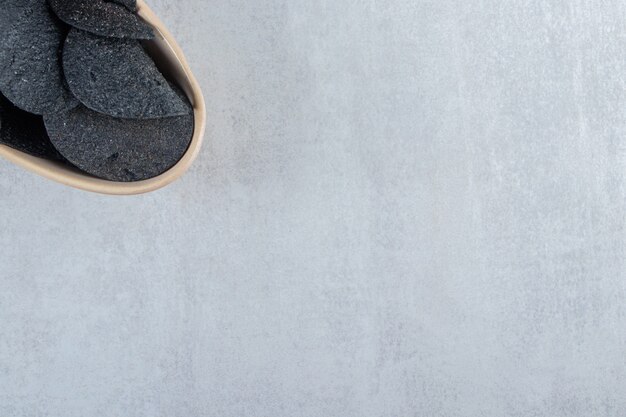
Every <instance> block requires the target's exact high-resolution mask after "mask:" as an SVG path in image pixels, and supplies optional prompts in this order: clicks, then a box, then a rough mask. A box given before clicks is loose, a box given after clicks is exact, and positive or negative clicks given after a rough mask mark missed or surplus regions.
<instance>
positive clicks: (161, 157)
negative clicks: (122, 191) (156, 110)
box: [45, 105, 194, 182]
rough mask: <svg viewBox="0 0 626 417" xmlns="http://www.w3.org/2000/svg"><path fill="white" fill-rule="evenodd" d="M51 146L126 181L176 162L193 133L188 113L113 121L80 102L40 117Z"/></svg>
mask: <svg viewBox="0 0 626 417" xmlns="http://www.w3.org/2000/svg"><path fill="white" fill-rule="evenodd" d="M45 123H46V128H47V129H48V134H49V135H50V139H51V141H52V143H53V144H54V146H55V147H56V149H57V150H58V151H59V152H60V153H61V154H62V155H63V156H64V157H65V158H66V159H67V160H68V161H69V162H70V163H71V164H73V165H75V166H76V167H78V168H79V169H81V170H82V171H84V172H86V173H88V174H91V175H93V176H95V177H99V178H103V179H106V180H110V181H119V182H131V181H140V180H145V179H149V178H152V177H155V176H157V175H159V174H162V173H163V172H165V171H167V170H168V169H169V168H171V167H172V166H173V165H175V164H176V162H178V161H179V160H180V158H181V157H182V156H183V155H184V153H185V151H186V150H187V148H188V147H189V143H190V141H191V138H192V136H193V129H194V119H193V113H192V110H191V108H190V106H189V107H188V113H187V114H186V115H184V116H177V117H167V118H162V119H152V120H145V119H143V120H142V119H139V120H133V119H117V118H112V117H110V116H106V115H103V114H100V113H96V112H94V111H92V110H89V109H88V108H86V107H85V106H83V105H79V106H77V107H74V108H73V109H69V110H66V111H62V112H59V113H56V114H51V115H46V116H45Z"/></svg>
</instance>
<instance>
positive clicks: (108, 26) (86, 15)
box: [48, 0, 154, 39]
mask: <svg viewBox="0 0 626 417" xmlns="http://www.w3.org/2000/svg"><path fill="white" fill-rule="evenodd" d="M48 2H49V3H50V7H51V8H52V10H53V11H54V13H55V14H56V15H57V16H58V17H59V19H61V20H62V21H63V22H65V23H67V24H68V25H70V26H73V27H75V28H78V29H82V30H85V31H87V32H91V33H94V34H96V35H100V36H108V37H112V38H129V39H152V38H154V31H153V30H152V28H151V27H150V25H148V24H147V23H146V22H144V21H143V20H142V19H141V18H140V17H139V16H137V14H135V13H134V12H133V11H131V10H129V8H128V7H125V6H131V7H132V4H131V3H132V2H129V1H117V2H115V3H112V2H108V1H104V0H48ZM120 3H122V4H120ZM135 6H136V5H135Z"/></svg>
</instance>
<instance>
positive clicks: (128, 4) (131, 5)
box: [109, 0, 137, 10]
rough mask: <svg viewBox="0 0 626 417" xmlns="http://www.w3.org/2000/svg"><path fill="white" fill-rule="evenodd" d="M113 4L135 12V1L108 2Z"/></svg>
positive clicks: (113, 0)
mask: <svg viewBox="0 0 626 417" xmlns="http://www.w3.org/2000/svg"><path fill="white" fill-rule="evenodd" d="M109 1H112V2H113V3H118V4H121V5H122V6H126V7H127V8H128V9H129V10H137V0H109Z"/></svg>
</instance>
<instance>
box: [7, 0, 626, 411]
mask: <svg viewBox="0 0 626 417" xmlns="http://www.w3.org/2000/svg"><path fill="white" fill-rule="evenodd" d="M151 5H152V6H153V8H154V9H155V10H156V11H157V12H158V14H159V15H160V16H161V17H162V18H163V20H164V21H165V22H166V23H167V24H168V25H169V26H170V28H171V29H172V31H173V32H174V33H175V34H176V35H177V37H178V39H179V40H180V42H181V44H182V45H183V46H184V48H185V49H186V51H187V52H188V57H189V60H190V61H191V63H192V66H193V67H194V69H195V71H196V72H197V76H198V77H199V79H200V81H201V83H202V85H203V87H204V91H205V93H206V97H207V100H208V105H209V115H208V116H209V126H208V136H207V139H208V144H207V146H206V147H205V148H204V149H203V151H202V154H201V156H200V158H199V160H198V162H197V164H196V165H195V166H194V167H193V169H192V170H191V172H190V173H189V174H188V175H187V176H186V177H185V178H184V179H182V180H181V181H180V182H178V183H176V184H174V185H173V186H171V187H169V188H167V189H165V190H162V191H160V192H157V193H154V194H151V195H146V196H141V197H132V198H111V197H104V196H97V195H90V194H86V193H83V192H79V191H74V190H71V189H67V188H64V187H62V186H59V185H56V184H54V183H51V182H48V181H47V180H44V179H41V178H38V177H36V176H33V175H31V174H29V173H25V172H23V171H21V170H20V169H18V168H15V167H13V166H11V165H9V164H8V163H6V162H0V195H1V197H0V253H1V255H0V257H1V264H0V272H1V273H0V415H2V416H6V417H22V416H29V417H30V416H33V417H34V416H55V417H56V416H63V417H73V416H76V417H79V416H80V417H86V416H99V417H106V416H132V417H135V416H137V417H139V416H145V417H155V416H163V417H174V416H181V417H195V416H219V417H227V416H268V417H277V416H320V417H327V416H340V417H349V416H358V417H364V416H400V417H404V416H419V417H421V416H494V417H502V416H550V417H560V416H581V417H582V416H585V417H590V416H624V415H626V303H625V298H626V230H625V227H624V226H625V220H626V214H625V213H626V210H625V208H626V184H625V174H626V139H625V133H626V129H625V128H626V112H625V109H626V107H625V105H626V93H625V84H626V59H625V52H626V48H625V46H626V23H625V22H626V3H624V2H623V1H622V0H606V1H602V2H589V1H583V0H553V1H540V0H523V1H521V0H518V1H502V0H471V1H460V0H458V1H455V0H447V1H440V0H437V1H424V0H420V1H409V0H362V1H347V0H332V1H331V0H318V1H306V2H305V1H293V0H253V1H252V0H249V1H244V0H239V1H235V0H219V1H217V0H215V1H213V0H211V1H207V0H186V1H184V0H181V1H170V0H152V1H151Z"/></svg>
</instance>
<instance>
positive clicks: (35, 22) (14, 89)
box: [0, 0, 67, 114]
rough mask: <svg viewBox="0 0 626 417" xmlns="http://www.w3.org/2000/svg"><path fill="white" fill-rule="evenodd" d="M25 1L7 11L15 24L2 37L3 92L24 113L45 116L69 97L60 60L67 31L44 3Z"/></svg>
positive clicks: (0, 68)
mask: <svg viewBox="0 0 626 417" xmlns="http://www.w3.org/2000/svg"><path fill="white" fill-rule="evenodd" d="M22 1H23V3H22V4H21V5H19V6H17V8H16V9H12V10H13V11H11V12H8V9H7V10H5V12H8V16H9V18H11V19H13V22H12V25H11V27H10V29H8V31H5V32H3V34H2V35H3V36H1V37H0V92H2V94H3V95H4V96H5V97H6V98H8V99H9V100H10V101H11V102H12V103H13V104H15V105H16V106H17V107H19V108H21V109H22V110H25V111H28V112H30V113H34V114H43V113H45V112H47V111H50V110H51V109H52V108H54V105H55V103H56V102H57V101H58V100H59V99H60V98H61V97H63V96H64V95H66V94H67V90H66V89H65V86H64V83H63V75H62V70H61V62H60V57H59V49H60V47H61V45H62V44H63V39H64V37H65V33H66V29H65V27H64V25H63V24H62V23H61V22H60V21H58V20H57V19H56V18H55V17H54V16H53V15H51V14H50V12H49V8H48V5H47V4H46V2H45V1H44V0H22ZM15 11H17V13H16V12H15Z"/></svg>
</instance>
